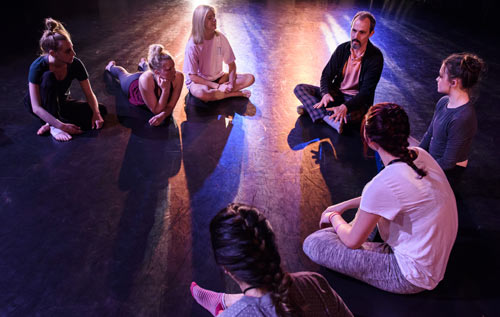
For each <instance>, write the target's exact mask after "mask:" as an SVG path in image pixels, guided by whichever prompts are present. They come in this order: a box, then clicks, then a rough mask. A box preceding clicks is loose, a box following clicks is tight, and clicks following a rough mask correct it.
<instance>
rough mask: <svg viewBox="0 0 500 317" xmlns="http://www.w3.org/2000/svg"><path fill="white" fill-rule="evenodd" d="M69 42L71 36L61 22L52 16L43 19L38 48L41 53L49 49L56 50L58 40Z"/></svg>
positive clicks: (46, 52) (47, 51)
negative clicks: (43, 29) (42, 30)
mask: <svg viewBox="0 0 500 317" xmlns="http://www.w3.org/2000/svg"><path fill="white" fill-rule="evenodd" d="M64 40H65V41H69V42H71V36H70V35H69V33H68V31H67V30H66V29H65V28H64V26H63V25H62V23H61V22H59V21H57V20H54V19H52V18H46V19H45V31H44V32H43V35H42V37H41V38H40V49H41V50H42V54H48V53H49V51H50V50H53V51H57V49H58V48H59V41H64Z"/></svg>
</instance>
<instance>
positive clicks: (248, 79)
mask: <svg viewBox="0 0 500 317" xmlns="http://www.w3.org/2000/svg"><path fill="white" fill-rule="evenodd" d="M247 77H248V78H247V84H248V86H251V85H253V83H254V82H255V76H254V75H252V74H247ZM248 86H247V87H248Z"/></svg>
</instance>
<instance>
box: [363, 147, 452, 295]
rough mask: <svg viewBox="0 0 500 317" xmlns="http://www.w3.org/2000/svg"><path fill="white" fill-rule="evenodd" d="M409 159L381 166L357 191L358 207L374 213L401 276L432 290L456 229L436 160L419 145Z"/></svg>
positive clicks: (447, 190)
mask: <svg viewBox="0 0 500 317" xmlns="http://www.w3.org/2000/svg"><path fill="white" fill-rule="evenodd" d="M412 149H414V150H415V151H417V153H418V157H417V159H416V160H415V161H414V163H415V165H416V166H418V167H419V168H424V169H425V171H427V175H426V176H425V177H423V178H421V179H419V178H418V177H417V173H416V172H415V171H414V170H413V169H412V168H411V167H410V166H408V164H406V163H404V162H395V163H393V164H390V165H389V166H387V167H385V168H384V169H383V170H382V171H381V172H380V173H379V174H378V175H377V176H375V177H374V178H373V179H372V180H371V181H370V182H369V183H368V184H366V186H365V188H364V189H363V194H362V196H361V203H360V208H361V209H362V210H364V211H366V212H369V213H372V214H376V215H380V216H382V218H380V220H379V222H378V224H377V225H378V230H379V232H380V236H381V237H382V239H383V240H384V241H385V242H386V243H387V244H389V245H390V246H391V248H392V250H393V251H394V255H395V256H396V260H397V261H398V264H399V268H400V269H401V272H402V273H403V275H404V276H405V278H406V279H407V280H408V281H409V282H410V283H412V284H414V285H416V286H419V287H422V288H425V289H433V288H435V287H436V285H437V284H438V283H439V282H440V281H441V280H442V279H443V276H444V272H445V270H446V265H447V263H448V258H449V256H450V252H451V249H452V247H453V244H454V242H455V238H456V236H457V230H458V215H457V205H456V201H455V195H454V194H453V191H452V189H451V187H450V184H449V183H448V180H447V178H446V175H445V174H444V172H443V170H442V169H441V167H439V165H438V163H437V162H436V161H435V160H434V159H433V158H432V157H431V155H430V154H429V153H427V152H426V151H425V150H423V149H421V148H412Z"/></svg>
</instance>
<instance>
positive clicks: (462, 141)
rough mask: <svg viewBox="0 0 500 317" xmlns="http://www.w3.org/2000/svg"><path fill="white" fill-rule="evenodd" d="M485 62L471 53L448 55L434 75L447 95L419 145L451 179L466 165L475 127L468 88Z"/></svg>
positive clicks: (441, 90)
mask: <svg viewBox="0 0 500 317" xmlns="http://www.w3.org/2000/svg"><path fill="white" fill-rule="evenodd" d="M484 68H485V65H484V62H483V61H482V60H481V59H480V58H479V57H478V56H477V55H474V54H471V53H459V54H452V55H450V56H448V57H447V58H446V59H445V60H444V61H443V64H442V65H441V69H440V70H439V76H438V77H437V78H436V81H437V85H438V87H437V90H438V92H440V93H443V94H445V95H446V96H444V97H442V98H441V99H440V100H439V101H438V103H437V105H436V110H435V112H434V117H433V118H432V121H431V124H430V125H429V128H428V129H427V132H426V133H425V135H424V137H423V139H422V141H421V142H420V147H421V148H423V149H425V150H427V151H428V152H429V153H430V154H431V155H432V156H433V157H434V158H435V159H436V161H437V162H438V163H439V165H440V166H441V168H442V169H443V170H444V171H445V172H446V175H447V176H448V179H449V180H450V183H454V182H455V181H458V179H457V176H458V175H459V174H461V173H462V171H463V170H464V168H465V167H466V166H467V162H468V156H469V152H470V148H471V144H472V139H473V137H474V135H475V134H476V131H477V119H476V112H475V110H474V107H473V105H472V102H471V90H472V88H474V86H475V85H476V84H477V83H478V82H479V80H480V76H481V74H482V73H483V71H484Z"/></svg>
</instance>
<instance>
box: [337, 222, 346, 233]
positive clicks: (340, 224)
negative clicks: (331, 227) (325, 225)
mask: <svg viewBox="0 0 500 317" xmlns="http://www.w3.org/2000/svg"><path fill="white" fill-rule="evenodd" d="M342 225H345V223H339V224H338V225H337V226H336V227H335V233H337V230H339V227H340V226H342Z"/></svg>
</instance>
